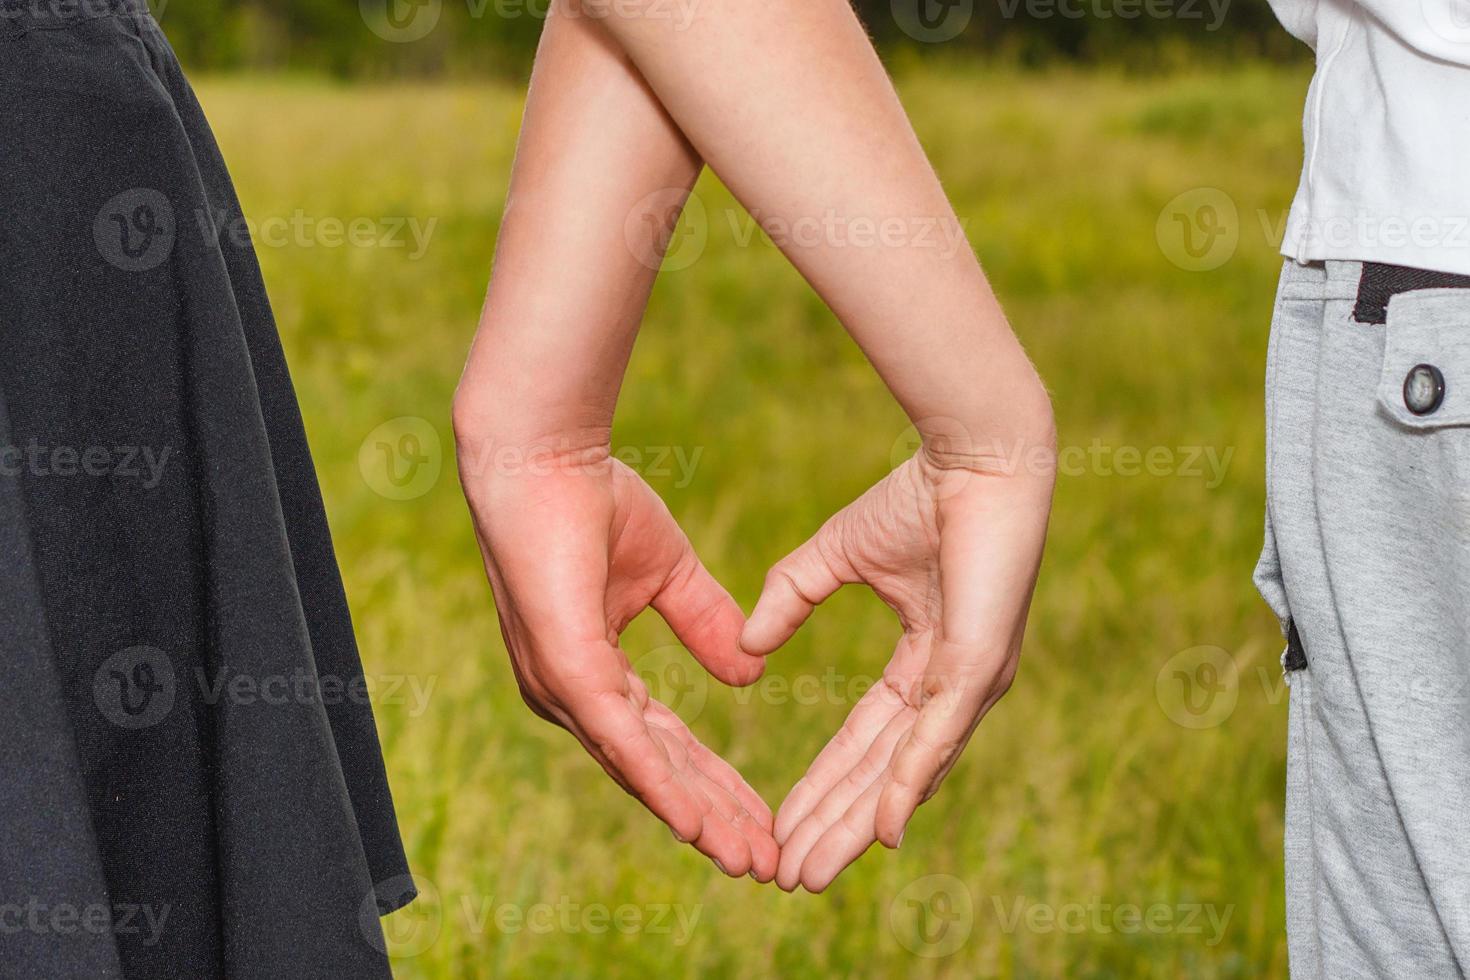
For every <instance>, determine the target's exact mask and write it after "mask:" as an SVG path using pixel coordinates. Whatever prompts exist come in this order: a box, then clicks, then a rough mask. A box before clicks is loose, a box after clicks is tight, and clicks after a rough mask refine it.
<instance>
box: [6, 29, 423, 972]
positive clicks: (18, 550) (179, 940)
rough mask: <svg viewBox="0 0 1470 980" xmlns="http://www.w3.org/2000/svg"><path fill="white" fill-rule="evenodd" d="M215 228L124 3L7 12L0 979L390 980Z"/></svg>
mask: <svg viewBox="0 0 1470 980" xmlns="http://www.w3.org/2000/svg"><path fill="white" fill-rule="evenodd" d="M239 219H240V211H239V203H238V201H237V200H236V197H235V193H234V190H233V188H232V186H231V183H230V179H229V176H228V174H227V172H226V170H225V166H224V163H223V161H222V160H221V158H220V155H219V151H218V148H217V147H216V145H215V142H214V139H213V137H212V136H211V134H210V131H209V128H208V125H207V124H206V122H205V120H204V117H203V115H202V113H201V112H200V109H199V105H198V103H197V102H196V101H195V98H194V95H193V93H192V91H191V90H190V88H189V86H188V84H187V82H186V81H185V80H184V78H183V76H182V75H181V73H180V71H179V67H178V63H177V62H176V60H175V59H174V56H173V54H172V52H171V51H170V49H169V47H168V44H167V42H166V41H165V40H164V37H163V35H162V34H161V33H160V31H159V29H158V27H157V25H156V24H155V23H154V21H153V19H152V17H151V16H150V15H149V14H148V13H147V9H146V7H144V6H143V3H142V0H0V977H6V978H9V977H17V978H27V980H29V978H34V977H48V978H74V977H75V978H83V977H85V978H87V980H97V978H112V977H128V978H139V980H144V978H146V980H154V978H163V977H180V978H185V977H187V978H189V980H198V978H208V977H224V976H228V977H230V978H232V980H254V978H261V980H264V978H271V980H275V978H278V977H283V976H289V977H293V978H300V977H350V978H371V977H383V976H388V975H389V969H388V961H387V957H386V956H385V954H384V950H383V939H382V933H381V929H380V926H379V924H378V920H377V916H378V915H379V914H380V913H382V912H386V911H388V910H391V909H392V908H395V907H397V906H398V905H401V904H403V903H404V902H406V901H408V900H409V899H410V898H411V897H412V894H413V889H412V883H411V881H410V880H409V879H408V877H407V866H406V862H405V860H404V855H403V847H402V844H401V841H400V838H399V832H398V827H397V823H396V820H395V817H394V812H393V804H392V799H391V797H390V795H389V791H388V781H387V777H386V775H385V772H384V768H383V760H382V754H381V750H380V748H379V744H378V737H377V731H376V727H375V725H374V722H373V716H372V711H371V708H370V706H369V705H368V703H367V701H366V697H365V694H364V692H365V685H364V683H363V670H362V666H361V663H360V661H359V658H358V653H357V648H356V644H355V641H354V638H353V632H352V624H351V621H350V619H349V616H348V610H347V603H346V599H345V596H344V594H343V590H342V583H341V579H340V575H339V573H338V569H337V565H336V561H335V557H334V555H333V551H332V543H331V539H330V536H329V534H328V530H327V523H326V519H325V515H324V513H323V508H322V501H321V495H320V491H319V489H318V486H317V481H316V476H315V473H314V470H313V467H312V461H311V456H310V454H309V451H308V449H307V443H306V436H305V432H304V430H303V427H302V422H301V416H300V413H299V411H298V408H297V405H296V400H295V395H294V393H293V390H292V386H291V381H290V378H289V376H288V374H287V370H286V363H285V360H284V358H283V356H282V351H281V344H280V340H279V337H278V336H277V334H276V328H275V324H274V321H273V320H272V317H271V312H270V308H269V305H268V302H267V299H266V295H265V290H264V288H263V285H262V282H261V278H260V272H259V269H258V267H257V264H256V261H255V256H254V254H253V252H252V251H251V249H250V248H249V247H248V246H247V245H245V244H242V242H241V240H240V237H239V235H238V232H237V229H239V228H241V227H243V223H242V222H241V221H240V220H239Z"/></svg>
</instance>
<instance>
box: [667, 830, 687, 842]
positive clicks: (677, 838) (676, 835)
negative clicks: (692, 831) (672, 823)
mask: <svg viewBox="0 0 1470 980" xmlns="http://www.w3.org/2000/svg"><path fill="white" fill-rule="evenodd" d="M669 833H671V834H673V835H674V840H676V841H678V842H679V843H680V844H687V843H689V842H688V841H687V840H685V839H684V838H682V837H680V836H679V832H678V831H677V830H675V829H674V828H673V827H670V828H669Z"/></svg>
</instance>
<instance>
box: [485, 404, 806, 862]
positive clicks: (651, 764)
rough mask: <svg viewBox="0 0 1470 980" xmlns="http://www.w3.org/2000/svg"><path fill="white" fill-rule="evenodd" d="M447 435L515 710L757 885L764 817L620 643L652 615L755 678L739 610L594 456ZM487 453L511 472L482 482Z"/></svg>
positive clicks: (660, 507) (710, 658)
mask: <svg viewBox="0 0 1470 980" xmlns="http://www.w3.org/2000/svg"><path fill="white" fill-rule="evenodd" d="M458 428H460V429H461V431H459V432H458V433H457V435H458V437H459V449H460V460H461V463H460V468H461V474H462V480H463V483H464V487H465V493H466V496H467V498H468V500H469V502H470V508H471V510H472V512H473V514H474V518H475V528H476V532H477V535H478V537H479V541H480V546H481V551H482V552H483V554H484V558H485V569H486V572H487V573H488V574H489V578H490V584H491V587H492V588H493V589H494V591H495V603H496V608H497V609H498V610H499V615H500V625H501V631H502V632H503V634H504V636H505V644H506V647H507V649H508V650H509V651H510V658H511V663H512V665H513V666H514V668H515V674H516V679H517V681H518V682H519V684H520V689H521V695H522V697H523V698H524V699H525V701H526V703H527V704H528V705H529V706H530V707H531V710H532V711H534V712H536V714H538V715H540V716H541V717H542V718H545V719H546V720H547V721H550V722H552V723H553V724H556V725H560V726H561V727H563V728H565V729H567V731H569V732H571V733H572V734H573V735H575V736H576V737H577V739H578V741H580V742H581V743H582V745H583V747H584V748H586V750H587V751H588V752H589V753H590V754H591V755H592V757H593V758H595V759H596V760H597V761H598V762H599V763H601V765H602V767H603V768H604V769H605V770H607V773H608V775H610V776H612V777H613V779H615V780H617V781H618V783H619V784H620V785H621V786H622V787H623V788H624V789H625V790H627V791H628V792H629V793H630V794H632V795H633V796H635V797H637V798H638V800H639V801H641V802H642V803H643V805H644V806H646V807H648V809H650V810H652V811H653V812H654V813H655V814H656V815H657V816H658V817H659V818H660V819H661V820H663V821H664V822H665V823H667V824H668V825H669V827H670V828H671V829H672V830H673V832H674V836H675V837H677V838H678V839H680V840H682V841H687V842H688V843H690V844H693V845H694V847H696V848H697V849H699V850H700V851H701V852H703V853H704V854H706V855H708V856H709V857H710V858H711V859H712V860H714V862H715V863H716V864H717V865H718V866H719V868H720V870H722V871H724V872H725V873H726V874H728V875H731V876H736V875H743V874H746V873H752V874H753V876H754V877H755V878H756V879H757V880H760V881H770V880H771V878H772V877H774V876H775V873H776V862H777V847H776V842H775V840H774V839H773V838H772V836H771V821H772V817H771V810H770V808H769V807H768V806H766V804H765V803H764V802H763V801H762V800H761V798H760V797H759V796H758V795H757V794H756V792H755V791H754V790H753V789H751V788H750V786H749V785H747V784H746V782H745V780H743V779H742V778H741V777H740V775H739V774H738V773H736V771H735V770H734V769H733V768H731V766H730V765H729V764H728V763H727V762H725V761H724V760H723V759H721V758H720V757H719V756H718V755H716V754H715V753H714V752H712V751H711V750H710V749H708V748H706V747H705V746H704V745H702V744H700V742H699V741H698V740H697V739H695V737H694V735H693V734H692V733H691V732H690V731H689V728H688V727H687V726H686V725H685V724H684V723H683V722H682V721H680V720H679V717H678V716H677V715H675V714H674V713H673V712H672V711H671V710H669V708H668V707H666V706H665V705H663V704H660V703H659V702H658V701H655V700H654V699H653V698H651V697H650V696H649V693H648V688H647V687H646V686H645V685H644V683H643V681H642V680H641V679H640V678H639V677H638V675H637V674H635V673H634V672H633V669H632V667H631V666H630V664H629V662H628V657H627V656H626V655H625V654H624V653H623V651H622V650H621V649H619V647H618V636H619V634H620V633H621V632H622V631H623V629H624V628H625V627H626V626H627V625H628V623H629V622H630V621H631V620H632V619H633V617H635V616H636V615H638V613H640V612H642V611H643V610H644V609H645V608H646V607H648V606H652V607H653V608H654V609H656V610H657V611H658V613H659V614H660V615H661V616H662V617H663V618H664V620H665V621H666V622H667V623H668V624H669V626H670V627H672V628H673V630H674V632H675V633H676V634H677V635H678V637H679V640H680V641H681V642H682V643H683V644H684V645H685V646H686V647H688V649H689V650H690V651H691V652H692V653H693V654H694V656H695V657H696V658H697V659H698V660H699V662H700V663H702V664H703V665H704V666H705V667H706V668H708V669H709V671H710V673H712V674H713V675H714V676H716V677H718V678H719V679H720V680H722V681H724V682H726V683H727V684H742V685H743V684H750V683H753V682H754V681H755V680H756V679H758V678H759V677H760V675H761V672H762V670H763V669H764V663H763V661H762V659H761V658H759V657H753V656H750V655H748V654H746V653H744V652H742V651H741V650H740V648H739V646H738V638H739V636H740V630H741V627H742V626H743V625H744V623H745V616H744V614H743V613H742V612H741V611H740V608H739V606H737V605H736V604H735V601H734V600H733V599H732V598H731V597H730V594H729V593H728V592H726V591H725V589H724V588H722V587H721V586H720V584H719V583H718V582H716V581H715V580H714V578H713V577H712V576H711V575H710V573H709V572H708V571H707V570H706V569H705V568H704V566H703V565H702V564H701V563H700V561H699V559H698V557H696V555H695V554H694V549H693V548H692V547H691V546H690V544H689V539H688V538H687V537H685V535H684V532H683V531H682V530H680V528H679V526H678V524H676V523H675V522H674V518H673V516H672V515H671V514H670V513H669V510H668V508H667V507H666V506H664V503H663V501H662V500H660V499H659V497H658V495H657V494H656V493H654V491H653V490H652V489H651V488H650V487H649V486H648V485H647V484H646V483H644V482H643V480H642V479H641V478H640V477H639V476H638V475H637V474H636V473H634V472H633V471H632V470H630V469H629V468H628V467H627V466H625V465H623V464H622V463H620V462H618V461H617V460H615V459H612V458H610V456H609V455H608V451H607V449H606V447H605V446H593V447H592V448H587V449H578V450H566V449H563V448H558V449H556V450H551V449H545V450H541V451H537V450H535V449H526V450H523V451H519V452H516V453H507V452H505V451H504V450H503V447H496V448H494V449H491V448H490V447H489V444H488V443H486V444H485V445H483V446H481V447H479V448H478V450H477V447H476V446H475V438H474V436H473V435H472V434H470V433H469V432H466V431H463V429H464V426H460V427H458ZM492 457H493V458H494V459H496V460H512V459H513V460H516V461H517V462H516V465H515V466H514V467H504V466H501V467H498V468H497V469H496V471H495V472H493V473H487V472H483V470H484V469H488V468H489V467H481V466H479V465H478V463H477V461H482V460H488V459H491V458H492ZM477 470H481V471H480V472H476V471H477Z"/></svg>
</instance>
